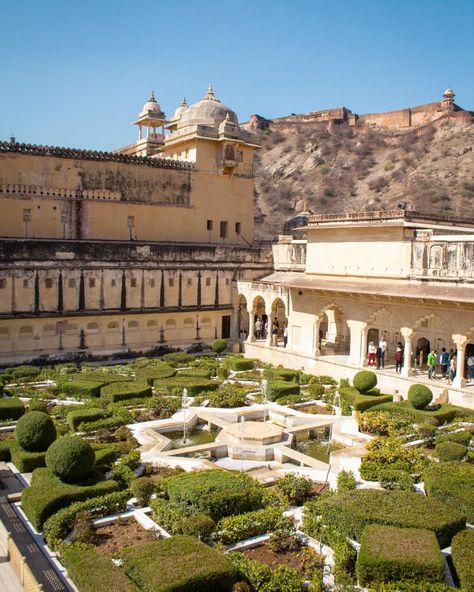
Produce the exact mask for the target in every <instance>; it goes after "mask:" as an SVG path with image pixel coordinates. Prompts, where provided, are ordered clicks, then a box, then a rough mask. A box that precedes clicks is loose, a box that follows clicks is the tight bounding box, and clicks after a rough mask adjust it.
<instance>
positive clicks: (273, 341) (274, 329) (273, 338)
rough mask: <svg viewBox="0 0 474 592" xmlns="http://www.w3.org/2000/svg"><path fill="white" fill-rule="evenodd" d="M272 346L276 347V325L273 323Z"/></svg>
mask: <svg viewBox="0 0 474 592" xmlns="http://www.w3.org/2000/svg"><path fill="white" fill-rule="evenodd" d="M272 345H273V346H274V347H278V325H277V323H273V325H272Z"/></svg>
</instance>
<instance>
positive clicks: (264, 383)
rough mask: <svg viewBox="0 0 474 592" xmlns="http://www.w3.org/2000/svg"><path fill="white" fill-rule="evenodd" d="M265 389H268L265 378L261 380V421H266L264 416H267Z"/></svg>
mask: <svg viewBox="0 0 474 592" xmlns="http://www.w3.org/2000/svg"><path fill="white" fill-rule="evenodd" d="M267 389H268V380H267V379H266V378H264V379H263V380H262V395H263V421H266V415H267V403H268V399H267Z"/></svg>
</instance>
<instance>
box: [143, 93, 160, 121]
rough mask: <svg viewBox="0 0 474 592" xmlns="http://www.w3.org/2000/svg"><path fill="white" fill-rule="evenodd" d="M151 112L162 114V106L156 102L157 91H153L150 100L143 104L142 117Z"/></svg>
mask: <svg viewBox="0 0 474 592" xmlns="http://www.w3.org/2000/svg"><path fill="white" fill-rule="evenodd" d="M149 113H151V114H152V115H162V111H161V107H160V105H159V103H157V102H156V99H155V93H154V92H153V91H151V95H150V98H149V99H148V101H147V102H146V103H145V104H144V105H143V109H142V110H141V112H140V115H139V116H140V117H143V116H144V115H148V114H149Z"/></svg>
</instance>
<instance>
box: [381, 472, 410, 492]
mask: <svg viewBox="0 0 474 592" xmlns="http://www.w3.org/2000/svg"><path fill="white" fill-rule="evenodd" d="M379 480H380V485H381V486H382V487H383V488H384V489H388V490H390V491H394V490H399V491H413V485H414V484H415V481H414V479H413V477H412V476H411V475H410V473H409V472H408V471H402V470H399V469H390V468H386V469H382V470H381V471H380V473H379Z"/></svg>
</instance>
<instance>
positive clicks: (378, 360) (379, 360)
mask: <svg viewBox="0 0 474 592" xmlns="http://www.w3.org/2000/svg"><path fill="white" fill-rule="evenodd" d="M386 353H387V340H386V338H385V335H384V336H383V337H381V339H380V341H379V343H378V345H375V343H374V342H373V341H371V342H370V343H369V348H368V353H367V363H368V365H369V366H377V368H378V369H380V368H385V356H386Z"/></svg>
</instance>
